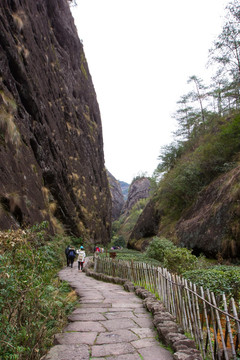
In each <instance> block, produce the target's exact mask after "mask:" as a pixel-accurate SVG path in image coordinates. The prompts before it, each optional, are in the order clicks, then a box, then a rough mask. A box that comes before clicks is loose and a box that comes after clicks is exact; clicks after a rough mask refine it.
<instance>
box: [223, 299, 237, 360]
mask: <svg viewBox="0 0 240 360" xmlns="http://www.w3.org/2000/svg"><path fill="white" fill-rule="evenodd" d="M223 305H224V311H225V312H228V306H227V301H226V296H225V294H224V293H223ZM226 325H227V326H226V334H227V333H228V334H229V341H230V346H231V349H232V355H233V359H234V360H235V359H237V356H236V351H235V347H234V341H233V336H232V330H231V324H230V320H229V317H228V316H226ZM225 341H226V346H227V336H225Z"/></svg>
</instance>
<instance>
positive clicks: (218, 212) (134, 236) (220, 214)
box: [128, 165, 240, 259]
mask: <svg viewBox="0 0 240 360" xmlns="http://www.w3.org/2000/svg"><path fill="white" fill-rule="evenodd" d="M239 184H240V166H239V165H238V166H237V167H236V168H234V169H233V170H231V171H229V172H227V173H225V174H223V175H220V176H219V177H217V178H216V179H215V180H214V181H212V182H211V183H210V184H209V185H208V186H207V187H206V188H204V189H203V190H202V191H201V192H200V194H199V196H198V197H197V199H196V201H195V202H194V203H193V205H192V206H190V207H189V208H188V209H187V210H185V211H184V212H183V214H182V215H181V216H180V218H179V219H178V221H177V222H176V221H175V222H173V223H172V226H171V227H170V228H169V227H166V226H165V224H164V222H163V221H162V217H163V215H164V209H163V208H162V209H161V203H160V204H159V203H158V201H157V200H156V199H154V198H152V199H150V201H149V202H148V204H147V205H146V207H145V208H144V210H143V212H142V214H141V215H140V216H139V218H138V220H137V223H136V225H135V227H134V229H133V231H132V233H131V235H130V238H129V241H128V247H131V248H135V249H137V250H142V249H144V248H145V247H146V246H147V245H148V244H149V242H150V241H151V240H152V237H153V236H156V235H157V236H159V237H167V238H168V239H171V240H174V242H175V243H176V244H178V245H179V246H183V247H187V248H189V249H192V250H193V254H196V255H199V254H201V253H203V254H205V255H206V256H208V257H211V258H215V257H217V256H218V255H219V254H220V255H221V256H222V257H223V258H227V259H234V258H239V256H240V225H239V217H240V187H239Z"/></svg>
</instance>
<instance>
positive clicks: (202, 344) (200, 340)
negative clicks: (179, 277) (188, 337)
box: [192, 284, 206, 357]
mask: <svg viewBox="0 0 240 360" xmlns="http://www.w3.org/2000/svg"><path fill="white" fill-rule="evenodd" d="M192 287H193V291H194V293H195V295H193V296H194V298H195V305H196V318H197V324H198V332H199V342H200V349H201V350H202V353H203V355H204V357H205V356H206V354H205V348H204V342H203V331H202V326H201V318H200V311H199V303H198V297H197V294H198V293H197V287H196V284H193V285H192Z"/></svg>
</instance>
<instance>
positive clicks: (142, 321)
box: [134, 317, 154, 329]
mask: <svg viewBox="0 0 240 360" xmlns="http://www.w3.org/2000/svg"><path fill="white" fill-rule="evenodd" d="M134 321H135V323H136V324H138V325H139V327H143V328H146V327H148V328H149V329H154V325H153V322H152V319H151V318H149V317H148V318H137V319H136V318H135V319H134Z"/></svg>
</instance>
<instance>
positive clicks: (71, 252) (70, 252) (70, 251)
mask: <svg viewBox="0 0 240 360" xmlns="http://www.w3.org/2000/svg"><path fill="white" fill-rule="evenodd" d="M68 256H69V257H75V252H74V250H72V249H70V250H69V252H68Z"/></svg>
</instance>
